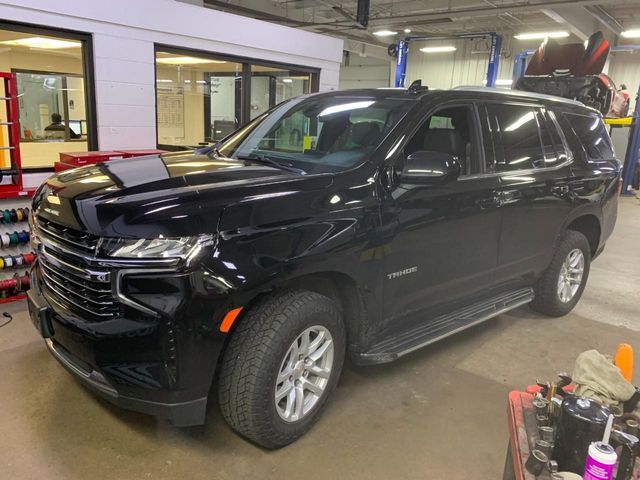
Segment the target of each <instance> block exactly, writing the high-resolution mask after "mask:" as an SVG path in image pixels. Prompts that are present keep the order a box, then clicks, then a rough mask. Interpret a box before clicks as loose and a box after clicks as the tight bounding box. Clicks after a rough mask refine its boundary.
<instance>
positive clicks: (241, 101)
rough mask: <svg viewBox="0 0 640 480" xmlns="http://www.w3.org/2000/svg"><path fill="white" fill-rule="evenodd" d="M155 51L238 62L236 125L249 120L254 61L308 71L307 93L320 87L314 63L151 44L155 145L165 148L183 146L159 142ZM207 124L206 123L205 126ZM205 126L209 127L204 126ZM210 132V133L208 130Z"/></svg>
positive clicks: (206, 120) (207, 110)
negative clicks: (277, 60) (301, 63)
mask: <svg viewBox="0 0 640 480" xmlns="http://www.w3.org/2000/svg"><path fill="white" fill-rule="evenodd" d="M158 52H167V53H172V54H176V55H184V56H193V57H201V58H208V59H212V60H224V61H228V62H234V63H239V64H241V65H242V72H241V80H240V97H239V98H238V97H236V113H240V115H239V117H238V128H241V127H242V126H244V125H246V124H247V123H249V122H250V121H251V76H252V72H251V67H252V66H253V65H256V66H262V67H270V68H280V69H283V70H287V69H288V70H295V71H297V72H304V73H308V74H309V75H310V77H311V82H310V84H309V89H310V93H316V92H318V91H319V89H320V69H319V68H315V67H307V66H302V65H293V64H288V63H279V62H271V61H269V60H261V59H259V58H253V57H244V56H240V55H229V54H224V53H218V52H213V51H210V50H200V49H196V48H188V47H179V46H175V45H168V44H164V43H154V45H153V65H154V68H153V72H154V86H153V88H154V91H155V119H156V120H155V125H156V146H157V148H163V149H166V150H185V148H184V147H183V146H179V145H167V144H161V143H158V140H159V137H158V133H159V132H158V91H157V86H158V83H157V81H156V80H157V79H158V68H157V62H156V59H157V54H158ZM210 102H211V97H210V96H208V95H205V96H204V103H205V105H204V112H203V115H204V117H205V118H204V132H203V140H204V141H207V139H208V138H210V137H211V134H210V131H211V117H210V112H211V103H210ZM207 126H208V127H207ZM207 128H208V130H207ZM208 132H209V133H208Z"/></svg>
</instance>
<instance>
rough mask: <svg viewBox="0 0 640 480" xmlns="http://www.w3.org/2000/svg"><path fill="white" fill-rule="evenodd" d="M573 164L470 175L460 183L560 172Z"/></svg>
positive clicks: (569, 160) (563, 163)
mask: <svg viewBox="0 0 640 480" xmlns="http://www.w3.org/2000/svg"><path fill="white" fill-rule="evenodd" d="M572 163H573V158H567V160H566V161H564V162H562V163H559V164H558V165H553V166H552V167H543V168H528V169H526V170H511V171H509V172H494V173H483V174H479V175H472V176H471V175H470V176H467V177H460V178H458V181H466V180H477V179H479V178H492V177H505V176H506V177H512V176H518V175H531V174H534V173H540V172H553V171H555V170H560V169H561V168H564V167H566V166H568V165H571V164H572Z"/></svg>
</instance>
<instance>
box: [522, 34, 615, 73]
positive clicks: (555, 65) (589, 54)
mask: <svg viewBox="0 0 640 480" xmlns="http://www.w3.org/2000/svg"><path fill="white" fill-rule="evenodd" d="M609 50H610V46H609V42H608V41H607V40H606V39H605V38H604V36H603V34H602V32H596V33H594V34H593V35H591V36H590V37H589V39H588V40H587V42H586V44H583V43H567V44H565V45H560V44H559V43H558V42H557V41H555V40H554V39H552V38H548V39H546V40H545V41H544V42H543V43H542V45H540V47H538V49H537V50H536V52H535V53H534V54H533V57H532V58H531V60H530V61H529V65H528V66H527V69H526V71H525V76H540V75H553V76H563V75H572V76H575V77H584V76H587V75H598V74H600V73H602V69H603V68H604V65H605V62H606V61H607V57H608V56H609Z"/></svg>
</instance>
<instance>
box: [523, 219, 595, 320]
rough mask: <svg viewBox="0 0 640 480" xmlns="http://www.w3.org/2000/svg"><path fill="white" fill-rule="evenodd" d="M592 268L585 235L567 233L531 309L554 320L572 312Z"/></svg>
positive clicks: (537, 290)
mask: <svg viewBox="0 0 640 480" xmlns="http://www.w3.org/2000/svg"><path fill="white" fill-rule="evenodd" d="M590 265H591V248H590V245H589V241H588V240H587V238H586V237H585V236H584V235H583V234H582V233H580V232H576V231H574V230H568V231H567V232H566V233H565V235H564V237H563V239H562V241H561V242H560V244H559V245H558V248H557V250H556V253H555V255H554V256H553V260H551V264H550V265H549V268H548V269H547V271H546V272H545V273H544V275H543V276H542V278H541V279H540V280H539V281H538V283H537V285H536V288H535V294H536V296H535V298H534V300H533V301H532V302H531V308H532V309H533V310H536V311H537V312H540V313H544V314H545V315H549V316H551V317H560V316H562V315H566V314H567V313H569V312H570V311H571V310H573V307H575V306H576V304H577V303H578V301H579V300H580V297H581V296H582V292H583V291H584V287H585V285H586V283H587V278H588V277H589V267H590Z"/></svg>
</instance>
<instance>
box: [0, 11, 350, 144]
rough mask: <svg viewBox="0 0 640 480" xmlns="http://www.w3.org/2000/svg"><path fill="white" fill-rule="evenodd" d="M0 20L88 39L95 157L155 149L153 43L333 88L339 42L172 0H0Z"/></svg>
mask: <svg viewBox="0 0 640 480" xmlns="http://www.w3.org/2000/svg"><path fill="white" fill-rule="evenodd" d="M0 18H4V19H9V20H13V21H19V22H24V23H30V24H35V25H39V26H40V25H41V26H47V27H54V28H66V29H71V30H77V31H81V32H86V33H91V34H93V45H94V62H95V65H94V67H95V77H96V78H95V80H96V86H95V87H96V104H97V105H96V112H97V117H98V143H99V148H100V149H101V150H110V149H116V148H153V147H155V145H156V118H155V73H154V43H161V44H166V45H172V46H177V47H186V48H195V49H200V50H206V51H209V52H216V53H223V54H229V55H238V56H244V57H250V58H257V59H263V60H269V61H273V62H282V63H289V64H294V65H302V66H307V67H315V68H319V69H321V73H320V89H321V90H331V89H336V88H337V87H338V78H339V70H340V62H341V59H342V40H339V39H336V38H332V37H327V36H324V35H318V34H314V33H310V32H305V31H302V30H297V29H293V28H289V27H283V26H280V25H275V24H272V23H267V22H262V21H259V20H255V19H252V18H247V17H242V16H238V15H233V14H229V13H223V12H219V11H215V10H211V9H207V8H203V7H199V6H195V5H189V4H184V3H181V2H175V1H173V0H135V1H132V0H109V1H107V2H103V1H100V0H85V1H83V0H56V1H55V2H49V1H44V0H0Z"/></svg>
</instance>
